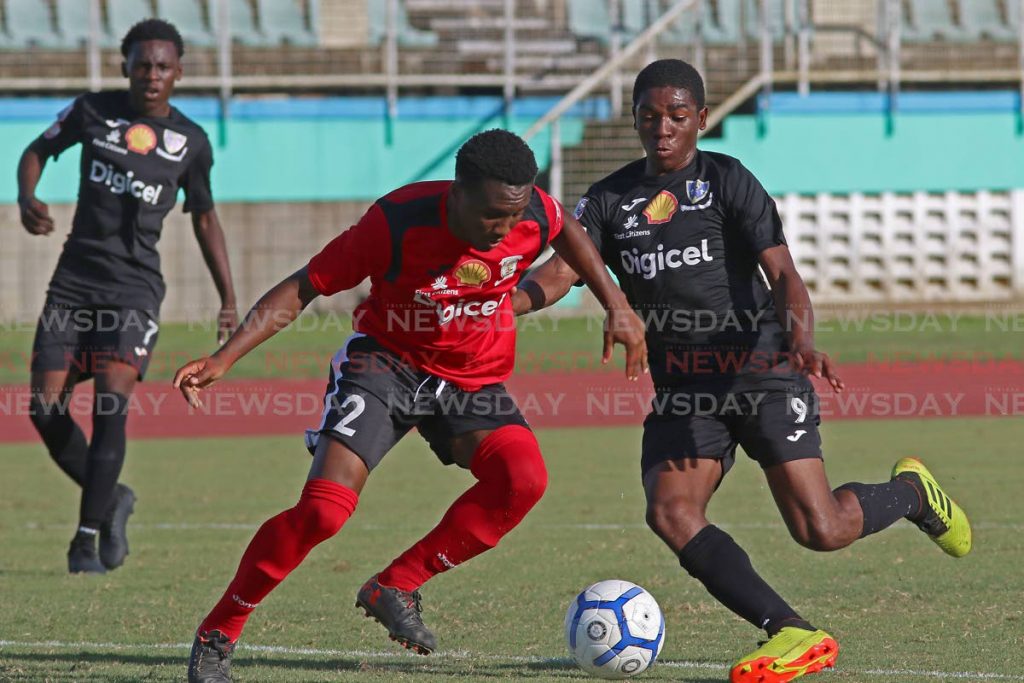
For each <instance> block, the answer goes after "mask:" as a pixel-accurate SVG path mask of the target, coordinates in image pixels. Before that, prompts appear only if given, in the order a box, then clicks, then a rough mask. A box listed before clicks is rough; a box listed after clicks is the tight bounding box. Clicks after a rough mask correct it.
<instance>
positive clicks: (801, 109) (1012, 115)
mask: <svg viewBox="0 0 1024 683" xmlns="http://www.w3.org/2000/svg"><path fill="white" fill-rule="evenodd" d="M700 146H701V147H702V148H703V149H706V150H712V151H718V152H724V153H726V154H731V155H733V156H736V157H738V158H740V159H741V160H742V161H743V163H744V164H745V165H746V166H747V167H748V168H750V169H751V171H753V172H754V173H755V174H756V175H757V177H758V178H760V179H761V182H762V183H763V184H764V185H765V187H766V189H767V190H768V191H769V192H771V193H772V194H774V195H779V194H785V193H789V192H796V193H818V192H831V193H839V194H845V193H850V192H865V193H876V192H885V191H888V192H911V191H917V190H924V191H935V192H942V191H946V190H956V191H961V192H971V191H976V190H1009V189H1016V188H1024V162H1022V159H1024V124H1022V121H1021V106H1020V95H1019V93H1017V92H1013V91H993V92H928V93H923V92H922V93H916V92H910V93H903V94H902V95H900V97H899V98H898V100H897V101H896V108H895V111H891V110H890V107H889V100H888V98H887V97H886V96H884V95H881V94H878V93H814V94H811V95H810V96H807V97H800V96H798V95H795V94H788V93H786V94H783V93H779V94H776V95H774V96H772V97H770V98H768V99H767V101H765V102H762V103H761V106H760V108H759V111H758V113H757V114H753V115H740V116H730V117H729V118H727V119H726V120H725V122H724V125H723V136H722V137H721V138H715V139H710V138H708V139H704V140H703V141H702V142H701V143H700Z"/></svg>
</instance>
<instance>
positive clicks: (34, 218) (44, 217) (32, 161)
mask: <svg viewBox="0 0 1024 683" xmlns="http://www.w3.org/2000/svg"><path fill="white" fill-rule="evenodd" d="M44 166H46V157H45V156H43V155H41V154H40V153H39V152H37V151H36V150H35V148H34V147H33V145H29V146H28V147H27V148H26V149H25V151H24V152H23V153H22V155H21V159H20V160H19V161H18V209H19V211H20V213H21V224H22V225H23V226H24V227H25V230H27V231H28V232H29V233H30V234H33V235H49V234H50V233H51V232H53V218H52V217H51V216H50V207H48V206H47V205H46V204H45V203H44V202H41V201H39V200H38V199H36V186H37V185H38V184H39V179H40V178H41V177H42V176H43V167H44Z"/></svg>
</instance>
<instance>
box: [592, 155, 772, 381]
mask: <svg viewBox="0 0 1024 683" xmlns="http://www.w3.org/2000/svg"><path fill="white" fill-rule="evenodd" d="M644 166H645V160H644V159H640V160H638V161H635V162H633V163H630V164H628V165H626V166H624V167H623V168H621V169H619V170H618V171H616V172H615V173H612V174H611V175H609V176H608V177H606V178H604V179H603V180H601V181H599V182H597V183H595V184H594V185H593V186H592V187H591V188H590V189H589V190H588V191H587V194H586V195H585V196H584V198H583V199H581V200H580V202H579V204H578V205H577V207H576V212H575V213H576V216H577V218H578V219H579V220H580V222H581V223H582V224H583V226H584V227H585V228H586V229H587V232H588V233H589V234H590V237H591V239H592V240H593V241H594V244H595V245H596V246H597V248H598V251H600V253H601V256H602V258H603V259H604V261H605V263H606V264H608V266H609V267H610V268H611V270H612V272H614V273H615V275H616V277H618V280H619V285H620V286H621V288H622V291H623V292H625V294H626V297H627V298H628V299H629V301H630V303H631V304H632V306H633V308H634V309H635V310H636V311H637V313H638V314H639V315H640V317H641V318H642V319H643V320H644V322H645V323H646V325H647V344H648V347H649V352H650V365H651V374H652V377H653V379H654V383H655V386H658V387H679V386H687V385H690V384H692V383H698V382H708V383H722V380H723V379H726V378H727V379H728V383H729V385H730V386H735V385H736V383H737V380H738V379H739V378H740V377H743V378H747V379H753V376H754V375H755V374H756V373H758V372H759V371H765V373H766V374H767V375H770V376H774V377H780V378H781V374H784V373H780V372H779V371H780V370H784V368H781V367H778V366H779V364H780V363H781V362H783V361H784V358H785V356H784V352H785V351H786V350H788V343H787V340H786V337H785V335H784V333H783V328H782V325H781V324H780V323H779V321H778V318H777V317H776V312H775V307H774V304H773V302H772V297H771V293H770V292H769V290H768V287H767V285H766V283H765V282H764V279H763V277H762V276H761V274H760V271H759V269H758V254H760V252H762V251H764V250H765V249H768V248H771V247H774V246H777V245H782V244H785V243H786V240H785V237H784V236H783V233H782V221H781V219H780V218H779V214H778V211H777V209H776V207H775V202H774V201H773V200H772V198H771V197H770V196H769V195H768V193H767V192H766V191H765V190H764V188H763V187H762V186H761V184H760V183H759V182H758V181H757V179H756V178H755V177H754V176H753V174H751V173H750V171H748V170H747V169H746V168H745V167H744V166H743V165H742V164H741V163H740V162H739V161H738V160H736V159H734V158H732V157H729V156H726V155H724V154H717V153H712V152H702V151H698V152H697V155H696V157H695V159H694V160H693V162H691V163H690V164H689V165H688V166H686V167H685V168H683V169H680V170H678V171H675V172H673V173H669V174H666V175H661V176H646V175H645V174H644Z"/></svg>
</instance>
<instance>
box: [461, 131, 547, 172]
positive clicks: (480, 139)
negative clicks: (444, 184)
mask: <svg viewBox="0 0 1024 683" xmlns="http://www.w3.org/2000/svg"><path fill="white" fill-rule="evenodd" d="M455 177H456V179H457V180H459V181H460V182H463V183H474V184H475V183H477V182H481V181H484V180H487V179H491V180H500V181H501V182H503V183H505V184H506V185H516V186H519V185H529V184H531V183H532V182H533V181H534V180H535V179H536V177H537V159H536V158H535V157H534V156H533V151H532V150H531V149H530V147H529V146H528V145H527V144H526V141H525V140H523V139H522V138H521V137H519V136H518V135H516V134H515V133H510V132H509V131H507V130H501V129H500V128H493V129H491V130H485V131H484V132H482V133H477V134H476V135H474V136H473V137H471V138H470V139H469V140H467V141H466V144H464V145H462V147H461V148H460V149H459V152H458V154H456V155H455Z"/></svg>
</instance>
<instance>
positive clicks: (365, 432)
mask: <svg viewBox="0 0 1024 683" xmlns="http://www.w3.org/2000/svg"><path fill="white" fill-rule="evenodd" d="M505 425H521V426H523V427H529V425H528V424H527V423H526V420H525V419H524V418H523V416H522V415H521V414H520V413H519V408H518V407H517V406H516V403H515V401H514V400H513V399H512V397H511V396H510V395H509V394H508V392H507V391H506V390H505V385H504V384H489V385H487V386H485V387H483V388H482V389H480V390H479V391H463V390H462V389H459V388H458V387H456V386H454V385H453V384H451V383H450V382H446V381H445V380H443V379H441V378H440V377H436V376H434V375H431V374H429V373H427V372H423V371H421V370H418V369H416V368H415V367H413V366H412V365H410V364H408V363H406V362H404V361H403V360H402V359H400V358H399V357H398V356H397V355H395V354H394V353H392V352H391V351H388V350H387V349H385V348H384V347H382V346H381V345H380V344H378V343H377V342H376V341H375V340H374V339H373V338H372V337H367V336H365V335H362V334H355V335H353V336H352V337H350V338H349V339H348V341H346V342H345V345H344V346H343V347H342V348H341V349H340V350H339V351H338V353H337V354H335V356H334V359H333V360H332V361H331V370H330V375H329V377H328V380H327V392H326V394H325V395H324V412H323V416H322V418H321V420H320V425H319V426H318V427H317V428H316V429H308V430H306V448H307V449H309V452H310V453H313V452H315V450H316V445H317V442H318V441H319V439H320V436H321V435H323V434H326V435H329V436H330V437H331V438H334V439H337V440H338V441H340V442H341V443H343V444H345V445H346V446H347V447H348V448H350V449H351V450H352V451H353V452H354V453H355V454H356V455H358V456H359V457H360V458H361V459H362V460H363V462H365V463H366V467H367V469H369V470H373V468H374V467H376V466H377V465H378V464H379V463H380V461H381V460H382V459H383V458H384V456H385V455H386V454H387V452H388V451H390V450H391V448H392V447H393V446H394V445H395V444H396V443H398V442H399V440H401V438H402V437H403V436H405V435H406V433H408V432H409V430H410V429H412V428H413V427H416V428H418V430H419V432H420V434H421V435H422V436H423V438H425V439H426V440H427V443H428V444H429V445H430V448H431V450H433V451H434V453H435V454H436V455H437V457H438V458H439V459H440V460H441V462H442V463H444V464H446V465H450V464H452V462H453V457H452V453H451V440H452V437H455V436H458V435H459V434H464V433H466V432H471V431H476V430H491V429H498V428H499V427H504V426H505Z"/></svg>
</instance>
